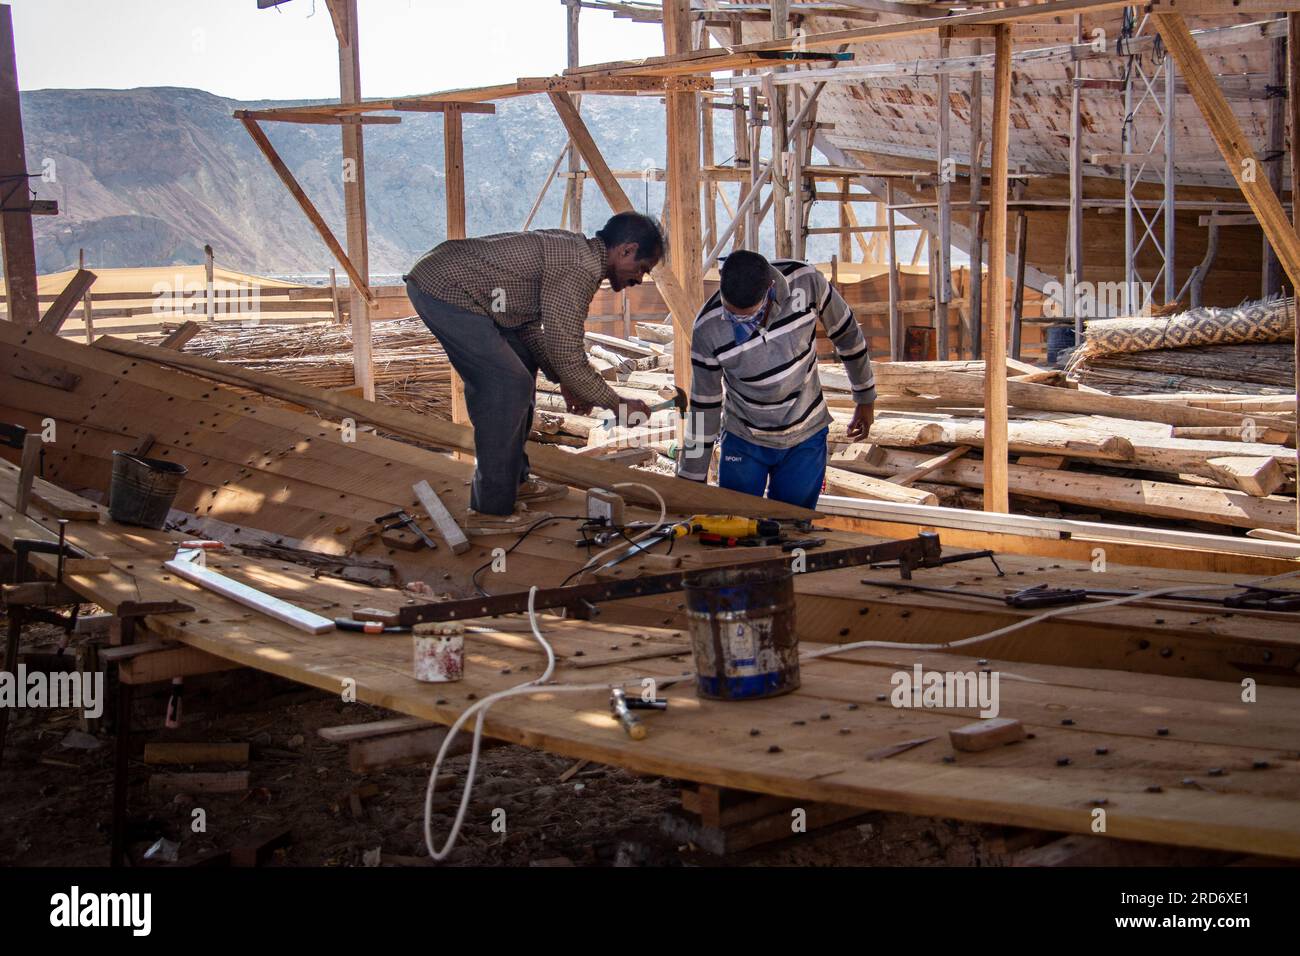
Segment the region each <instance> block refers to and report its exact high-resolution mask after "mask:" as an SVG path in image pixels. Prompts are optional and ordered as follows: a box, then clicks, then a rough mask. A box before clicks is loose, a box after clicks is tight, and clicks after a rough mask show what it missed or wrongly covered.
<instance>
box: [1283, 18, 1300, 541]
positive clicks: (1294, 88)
mask: <svg viewBox="0 0 1300 956" xmlns="http://www.w3.org/2000/svg"><path fill="white" fill-rule="evenodd" d="M1286 50H1287V103H1288V104H1290V106H1291V217H1292V220H1293V224H1294V225H1295V229H1296V233H1297V234H1300V13H1288V14H1287V15H1286ZM1291 294H1292V295H1300V288H1296V287H1295V286H1294V285H1293V286H1292V288H1291ZM1292 321H1295V319H1294V318H1293V319H1292ZM1296 326H1297V327H1298V328H1300V322H1296ZM1295 375H1296V378H1295V390H1296V395H1297V400H1296V411H1297V412H1298V413H1300V332H1297V333H1296V335H1295ZM1296 420H1297V421H1298V422H1300V414H1298V415H1297V418H1296ZM1296 464H1297V468H1300V448H1297V449H1296ZM1295 525H1296V533H1297V534H1300V496H1297V497H1296V519H1295Z"/></svg>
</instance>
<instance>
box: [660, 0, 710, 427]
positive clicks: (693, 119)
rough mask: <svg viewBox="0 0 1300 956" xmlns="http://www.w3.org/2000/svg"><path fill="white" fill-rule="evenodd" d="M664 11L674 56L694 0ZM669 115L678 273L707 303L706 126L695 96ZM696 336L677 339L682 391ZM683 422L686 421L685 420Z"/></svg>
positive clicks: (683, 96)
mask: <svg viewBox="0 0 1300 956" xmlns="http://www.w3.org/2000/svg"><path fill="white" fill-rule="evenodd" d="M663 12H664V22H663V30H664V52H665V53H667V54H668V55H669V56H672V55H674V54H678V53H687V52H689V51H690V49H691V3H690V0H667V2H665V3H664V6H663ZM665 99H666V101H667V112H668V154H667V155H668V163H667V173H668V182H667V193H668V208H669V239H668V248H669V250H670V251H669V255H670V257H671V263H670V265H671V267H672V271H673V274H674V275H675V276H676V277H677V281H678V283H679V284H680V285H681V288H682V292H683V293H685V296H686V298H687V300H688V301H690V302H692V303H694V308H697V309H698V308H699V306H700V305H702V304H703V303H704V278H703V275H702V272H701V268H702V262H703V259H704V250H703V248H702V243H701V241H700V127H699V116H700V114H699V109H698V107H697V105H696V101H697V99H698V97H697V95H696V94H695V93H693V92H689V91H687V92H671V93H668V94H667V95H666V97H665ZM690 376H691V340H690V335H689V334H687V335H683V334H681V333H680V332H678V334H676V335H674V336H673V380H674V382H675V383H676V384H677V386H678V387H679V388H681V389H689V387H690V381H691V378H690ZM679 422H680V419H679Z"/></svg>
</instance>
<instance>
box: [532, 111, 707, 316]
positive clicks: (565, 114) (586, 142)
mask: <svg viewBox="0 0 1300 956" xmlns="http://www.w3.org/2000/svg"><path fill="white" fill-rule="evenodd" d="M547 95H548V96H549V97H550V98H551V103H552V105H553V106H554V107H555V111H556V112H557V113H558V114H559V115H560V120H561V122H563V123H564V127H565V129H567V130H568V131H569V136H570V137H572V138H573V141H574V142H575V143H577V145H578V150H579V152H581V153H582V158H583V160H584V161H585V162H586V164H587V171H588V172H590V173H591V176H592V178H593V179H595V180H596V185H598V186H599V187H600V191H601V193H602V194H604V196H605V202H606V203H608V204H609V208H610V209H612V210H613V211H614V212H632V211H634V210H633V208H632V203H631V201H630V200H629V199H628V198H627V193H625V192H623V187H622V186H620V185H619V183H618V179H617V178H615V176H614V174H613V173H612V172H610V168H609V164H608V163H606V162H605V157H604V156H602V155H601V153H600V149H599V148H598V147H597V146H596V141H595V140H594V139H592V137H591V131H590V130H588V129H587V124H586V123H584V122H583V121H582V117H581V116H579V115H578V111H577V110H576V109H574V106H573V103H572V101H571V100H570V99H569V96H568V94H566V93H549V94H547ZM651 276H652V277H653V278H654V280H655V286H656V288H657V289H658V291H659V294H660V295H661V296H663V300H664V302H665V303H666V304H667V305H668V308H669V310H670V311H671V313H672V318H673V327H674V329H675V333H676V334H675V336H674V338H673V341H674V342H676V341H677V340H678V339H684V340H685V341H687V342H690V338H691V329H692V328H693V327H694V325H695V314H696V312H697V311H698V310H699V307H700V304H701V303H699V302H693V301H692V300H691V299H690V297H689V296H687V294H686V292H685V290H684V289H683V288H682V286H681V283H679V282H678V281H677V276H675V275H674V274H673V272H672V270H671V269H669V268H668V267H667V265H665V264H664V263H663V262H660V263H659V265H657V266H655V269H654V272H652V273H651Z"/></svg>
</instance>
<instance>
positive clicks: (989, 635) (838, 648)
mask: <svg viewBox="0 0 1300 956" xmlns="http://www.w3.org/2000/svg"><path fill="white" fill-rule="evenodd" d="M1230 586H1231V585H1226V584H1215V585H1209V586H1206V587H1202V588H1191V589H1189V588H1187V586H1186V585H1180V586H1178V587H1168V588H1157V589H1156V590H1154V591H1140V592H1138V593H1137V594H1126V595H1124V596H1123V597H1117V598H1112V599H1111V600H1109V601H1101V602H1099V603H1097V604H1078V605H1074V606H1073V607H1058V608H1053V609H1052V610H1050V611H1044V612H1043V613H1042V614H1035V615H1034V616H1033V617H1027V618H1024V619H1023V620H1020V621H1016V622H1015V623H1014V624H1008V625H1007V626H1006V627H1000V628H998V629H997V630H994V631H987V632H985V633H984V634H976V635H975V636H973V637H963V638H962V639H961V640H958V641H949V642H947V643H946V644H908V643H906V642H903V641H857V642H855V643H853V644H834V645H831V646H829V647H823V648H821V649H820V650H816V651H809V652H808V653H806V654H800V655H799V659H800V660H813V659H814V658H818V657H826V656H827V655H829V654H840V653H843V652H844V651H856V650H860V649H862V648H868V647H869V648H881V649H887V650H909V651H946V650H951V649H952V648H954V647H968V646H969V645H971V644H982V643H983V642H985V641H991V640H993V639H994V638H995V637H1002V636H1003V635H1004V634H1010V633H1011V632H1012V631H1018V630H1020V629H1021V628H1026V627H1029V626H1030V625H1032V624H1038V623H1039V622H1040V621H1046V620H1048V619H1049V618H1053V617H1063V616H1065V615H1067V614H1080V613H1083V612H1085V611H1099V610H1101V609H1102V608H1107V607H1117V606H1118V605H1120V604H1128V603H1129V602H1130V601H1139V600H1145V599H1147V598H1153V597H1161V596H1163V595H1166V594H1187V593H1189V590H1190V593H1196V592H1198V591H1214V590H1219V589H1221V588H1225V587H1230Z"/></svg>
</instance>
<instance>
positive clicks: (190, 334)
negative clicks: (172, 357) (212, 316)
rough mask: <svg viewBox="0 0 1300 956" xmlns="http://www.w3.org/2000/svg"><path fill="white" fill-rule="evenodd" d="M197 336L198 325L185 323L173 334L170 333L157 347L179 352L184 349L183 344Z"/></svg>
mask: <svg viewBox="0 0 1300 956" xmlns="http://www.w3.org/2000/svg"><path fill="white" fill-rule="evenodd" d="M198 334H199V324H198V323H197V322H186V323H184V324H183V325H181V327H180V328H178V329H177V330H176V331H175V332H172V333H171V334H170V335H168V336H167V338H165V339H163V340H162V341H161V342H159V343H158V344H159V346H160V347H162V348H165V349H175V350H176V351H178V352H179V351H180V350H181V349H183V348H185V343H186V342H188V341H189V340H190V339H192V338H194V336H196V335H198Z"/></svg>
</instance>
